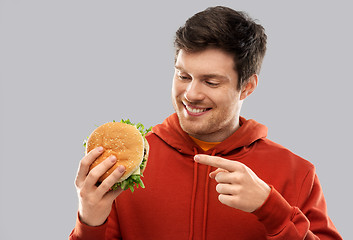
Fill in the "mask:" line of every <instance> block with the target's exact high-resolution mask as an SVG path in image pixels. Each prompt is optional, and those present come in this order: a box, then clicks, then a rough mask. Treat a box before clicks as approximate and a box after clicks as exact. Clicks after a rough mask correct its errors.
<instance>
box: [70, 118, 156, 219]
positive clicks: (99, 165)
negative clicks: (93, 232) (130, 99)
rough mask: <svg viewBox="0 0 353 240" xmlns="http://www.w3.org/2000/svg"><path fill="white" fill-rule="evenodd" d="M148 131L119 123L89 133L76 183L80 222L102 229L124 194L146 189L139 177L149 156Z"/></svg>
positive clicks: (103, 126) (125, 123)
mask: <svg viewBox="0 0 353 240" xmlns="http://www.w3.org/2000/svg"><path fill="white" fill-rule="evenodd" d="M150 130H151V128H150V129H145V128H144V127H143V125H142V124H140V123H139V124H137V125H135V124H133V123H131V122H130V120H126V121H124V120H122V121H121V122H115V121H114V122H109V123H106V124H103V125H101V126H99V127H98V128H96V129H95V130H94V131H93V132H92V133H91V135H90V136H89V138H88V140H87V142H86V143H85V147H86V155H85V157H83V158H82V160H81V162H80V165H79V169H78V172H77V176H76V181H75V185H76V189H77V194H78V199H79V217H80V220H81V221H82V222H84V223H85V224H87V225H90V226H99V225H102V224H103V223H104V222H105V220H106V219H107V217H108V216H109V213H110V211H111V208H112V204H113V201H114V199H115V198H116V197H118V196H119V194H120V193H121V192H122V191H123V190H126V189H130V190H131V192H133V191H134V190H135V187H139V186H140V187H142V188H144V187H145V186H144V184H143V182H142V180H141V177H143V175H142V173H143V172H144V170H145V168H146V164H147V159H148V153H149V145H148V142H147V141H146V139H145V135H146V134H147V133H148V132H149V131H150Z"/></svg>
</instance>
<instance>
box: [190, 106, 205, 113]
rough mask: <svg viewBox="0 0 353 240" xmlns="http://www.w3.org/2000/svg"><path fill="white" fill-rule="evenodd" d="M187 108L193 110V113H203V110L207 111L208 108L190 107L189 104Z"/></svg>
mask: <svg viewBox="0 0 353 240" xmlns="http://www.w3.org/2000/svg"><path fill="white" fill-rule="evenodd" d="M185 107H186V109H187V110H188V111H189V112H192V113H202V112H205V111H206V110H207V109H206V108H191V107H188V106H185Z"/></svg>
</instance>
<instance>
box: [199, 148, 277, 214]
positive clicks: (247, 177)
mask: <svg viewBox="0 0 353 240" xmlns="http://www.w3.org/2000/svg"><path fill="white" fill-rule="evenodd" d="M194 160H195V161H196V162H198V163H201V164H205V165H209V166H213V167H216V168H218V169H217V170H215V171H213V172H211V173H210V177H211V178H213V179H215V180H216V181H217V183H218V184H217V186H216V191H217V192H218V193H219V196H218V199H219V201H220V202H221V203H223V204H225V205H228V206H230V207H233V208H236V209H239V210H242V211H245V212H253V211H255V210H256V209H258V208H259V207H260V206H261V205H262V204H263V203H264V202H265V201H266V199H267V197H268V195H269V194H270V191H271V188H270V187H269V186H268V185H267V184H266V183H265V182H264V181H263V180H261V179H260V178H259V177H258V176H257V175H256V174H255V173H254V172H253V171H252V170H251V169H250V168H248V167H247V166H246V165H244V164H242V163H240V162H238V161H233V160H228V159H224V158H221V157H217V156H209V155H203V154H198V155H196V156H195V157H194Z"/></svg>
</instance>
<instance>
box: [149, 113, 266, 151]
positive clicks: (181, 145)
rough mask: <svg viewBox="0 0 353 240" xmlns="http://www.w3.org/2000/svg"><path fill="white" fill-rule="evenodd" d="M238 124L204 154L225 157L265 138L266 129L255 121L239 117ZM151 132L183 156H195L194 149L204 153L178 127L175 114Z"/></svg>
mask: <svg viewBox="0 0 353 240" xmlns="http://www.w3.org/2000/svg"><path fill="white" fill-rule="evenodd" d="M239 123H240V127H239V128H238V130H237V131H235V132H234V133H233V134H232V135H231V136H229V137H228V138H227V139H225V140H224V141H223V142H221V143H220V144H218V145H217V146H216V147H214V148H212V149H209V150H208V151H206V152H205V153H208V152H213V155H214V154H217V155H226V154H228V153H229V152H232V151H234V150H238V151H240V150H241V149H243V148H247V147H249V146H250V145H251V144H252V143H254V142H255V141H257V140H259V139H261V138H265V137H266V136H267V127H266V126H265V125H262V124H260V123H258V122H256V121H255V120H252V119H250V120H246V119H245V118H243V117H240V121H239ZM152 132H153V133H154V134H156V135H157V136H158V137H159V138H161V139H162V140H163V141H164V142H166V143H167V144H168V145H170V146H171V147H173V148H174V149H176V150H177V151H179V152H181V153H183V154H187V155H195V151H194V149H195V148H197V149H198V152H204V151H203V150H202V149H201V148H200V147H199V146H198V145H197V144H196V143H195V142H194V141H193V140H192V139H191V138H190V137H189V135H188V134H187V133H186V132H184V131H183V129H182V128H181V127H180V124H179V119H178V116H177V114H176V113H174V114H172V115H171V116H169V117H168V118H166V119H165V120H164V121H163V123H162V124H158V125H156V126H154V127H153V128H152Z"/></svg>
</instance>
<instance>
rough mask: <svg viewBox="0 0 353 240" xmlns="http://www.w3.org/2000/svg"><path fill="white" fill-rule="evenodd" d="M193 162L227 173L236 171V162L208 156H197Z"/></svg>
mask: <svg viewBox="0 0 353 240" xmlns="http://www.w3.org/2000/svg"><path fill="white" fill-rule="evenodd" d="M194 160H195V162H198V163H201V164H205V165H209V166H212V167H216V168H222V169H224V170H227V171H229V172H234V171H235V170H236V169H237V166H238V162H236V161H232V160H228V159H224V158H221V157H217V156H209V155H204V154H198V155H196V156H195V157H194Z"/></svg>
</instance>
